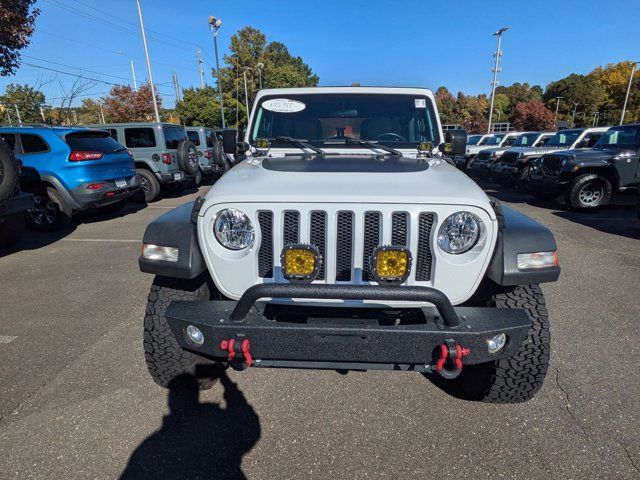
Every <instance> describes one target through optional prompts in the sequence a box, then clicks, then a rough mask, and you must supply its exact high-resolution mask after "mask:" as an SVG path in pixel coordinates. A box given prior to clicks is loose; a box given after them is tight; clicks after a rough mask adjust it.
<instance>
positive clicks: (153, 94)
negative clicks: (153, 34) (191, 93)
mask: <svg viewBox="0 0 640 480" xmlns="http://www.w3.org/2000/svg"><path fill="white" fill-rule="evenodd" d="M136 4H137V5H138V19H139V20H140V31H141V32H142V44H143V46H144V56H145V57H146V59H147V73H148V74H149V85H150V86H151V97H152V98H153V111H154V113H155V114H156V122H158V123H160V112H158V100H157V99H156V86H155V85H154V83H153V73H151V61H150V60H149V49H148V48H147V34H146V33H145V31H144V22H143V21H142V7H141V6H140V0H136Z"/></svg>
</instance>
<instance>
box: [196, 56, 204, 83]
mask: <svg viewBox="0 0 640 480" xmlns="http://www.w3.org/2000/svg"><path fill="white" fill-rule="evenodd" d="M197 54H198V75H199V76H200V88H204V67H203V62H202V50H200V49H198V50H197Z"/></svg>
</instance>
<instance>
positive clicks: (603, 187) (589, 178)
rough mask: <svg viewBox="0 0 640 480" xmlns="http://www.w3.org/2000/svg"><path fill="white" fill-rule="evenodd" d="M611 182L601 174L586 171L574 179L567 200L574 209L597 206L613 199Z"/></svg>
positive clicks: (606, 203)
mask: <svg viewBox="0 0 640 480" xmlns="http://www.w3.org/2000/svg"><path fill="white" fill-rule="evenodd" d="M611 194H612V187H611V182H609V180H607V179H606V178H605V177H603V176H601V175H596V174H595V173H585V174H583V175H578V176H577V177H576V178H574V179H573V181H572V182H571V185H570V186H569V188H568V189H567V191H566V194H565V201H566V202H567V206H568V207H569V208H573V209H579V208H597V207H601V206H603V205H608V204H609V202H610V201H611Z"/></svg>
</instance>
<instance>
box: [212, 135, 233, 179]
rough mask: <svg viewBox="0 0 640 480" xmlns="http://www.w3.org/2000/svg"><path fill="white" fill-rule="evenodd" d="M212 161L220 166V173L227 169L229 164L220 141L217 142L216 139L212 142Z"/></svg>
mask: <svg viewBox="0 0 640 480" xmlns="http://www.w3.org/2000/svg"><path fill="white" fill-rule="evenodd" d="M213 162H214V163H215V164H216V165H218V166H219V167H220V171H221V172H222V173H225V172H226V171H227V170H229V164H228V163H227V160H226V158H225V155H224V153H223V152H222V142H219V141H218V140H216V142H215V143H214V144H213Z"/></svg>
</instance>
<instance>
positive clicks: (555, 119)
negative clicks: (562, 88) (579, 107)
mask: <svg viewBox="0 0 640 480" xmlns="http://www.w3.org/2000/svg"><path fill="white" fill-rule="evenodd" d="M563 98H564V97H556V98H554V100H556V116H555V117H554V118H553V123H554V124H555V126H556V128H558V110H559V109H560V100H562V99H563Z"/></svg>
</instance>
